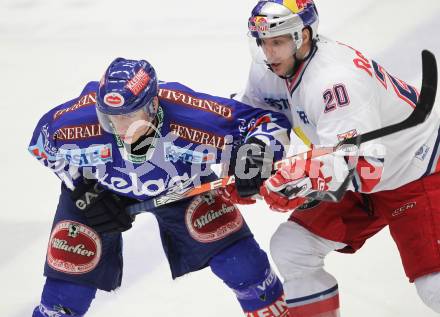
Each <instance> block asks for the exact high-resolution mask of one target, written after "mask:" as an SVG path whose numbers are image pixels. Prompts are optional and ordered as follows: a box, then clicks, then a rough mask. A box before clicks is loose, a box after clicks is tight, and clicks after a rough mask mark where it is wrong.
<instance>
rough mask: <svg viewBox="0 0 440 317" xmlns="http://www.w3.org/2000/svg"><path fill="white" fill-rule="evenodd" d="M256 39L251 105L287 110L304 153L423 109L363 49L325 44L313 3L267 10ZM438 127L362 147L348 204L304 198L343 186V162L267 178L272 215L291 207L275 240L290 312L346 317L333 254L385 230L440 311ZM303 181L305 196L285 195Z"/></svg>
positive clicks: (234, 194) (301, 165) (429, 124)
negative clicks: (329, 262) (330, 263)
mask: <svg viewBox="0 0 440 317" xmlns="http://www.w3.org/2000/svg"><path fill="white" fill-rule="evenodd" d="M249 34H250V36H251V38H252V40H253V42H255V44H256V45H255V48H254V56H253V64H252V67H251V70H250V76H249V80H248V83H247V87H246V90H245V92H244V94H243V96H242V97H241V99H242V101H244V102H246V103H248V104H253V105H255V106H259V107H262V108H270V109H274V110H276V111H280V112H283V113H285V114H286V115H287V116H288V117H289V119H290V120H291V123H292V125H293V127H294V130H295V132H296V134H297V135H298V136H299V137H300V138H301V139H302V140H303V142H304V144H306V145H307V146H317V145H327V146H328V145H335V144H337V143H338V141H340V140H342V139H344V138H347V137H352V136H355V135H358V134H362V133H365V132H369V131H372V130H374V129H378V128H382V127H385V126H388V125H390V124H394V123H397V122H400V121H403V120H404V119H405V118H407V117H408V115H409V114H410V113H411V112H412V111H413V109H414V107H415V106H416V102H417V100H418V95H419V93H418V91H417V89H415V88H414V87H412V86H410V85H408V84H406V83H405V82H404V81H402V80H400V79H398V78H396V77H394V76H392V75H391V74H389V73H388V72H387V71H386V70H385V68H383V67H382V66H381V65H380V64H379V63H377V62H376V61H374V60H371V59H369V58H367V57H366V56H365V55H363V54H362V53H361V52H359V51H357V50H356V49H354V48H352V47H350V46H348V45H345V44H343V43H339V42H335V41H332V40H330V39H327V38H324V37H321V36H318V13H317V10H316V7H315V5H314V3H313V1H311V0H284V1H283V0H268V1H260V2H258V4H257V5H256V6H255V7H254V9H253V11H252V14H251V17H250V18H249ZM439 125H440V120H439V118H438V116H437V115H436V114H435V113H433V114H431V115H430V117H428V119H427V120H426V121H425V122H424V123H423V124H421V125H418V126H416V127H414V128H411V129H408V130H404V131H402V132H400V133H397V134H393V135H391V136H387V137H383V138H382V139H377V140H374V141H370V142H367V143H366V144H363V145H362V146H361V148H360V156H359V159H358V163H357V165H356V174H355V177H354V179H353V181H352V184H351V185H350V187H349V191H347V192H346V194H345V196H344V198H343V199H342V200H341V201H340V202H339V203H333V202H320V201H309V200H307V198H306V196H307V195H309V194H310V193H312V192H316V191H322V190H328V189H331V190H333V189H335V188H336V187H338V186H339V185H340V181H339V180H340V179H341V177H340V176H341V175H339V174H338V173H340V174H342V176H344V175H345V173H346V170H347V164H346V163H345V160H344V159H343V157H336V156H333V157H332V156H331V155H329V156H326V157H322V158H315V159H309V160H307V161H301V160H297V161H295V163H293V164H292V165H290V166H284V167H283V168H282V169H281V170H279V171H278V172H277V173H276V174H275V175H273V176H272V177H271V178H269V179H268V180H266V181H265V183H264V185H263V186H262V187H261V191H260V193H261V195H262V196H263V197H264V199H265V201H266V202H267V203H268V205H269V206H270V207H271V209H273V210H276V211H282V212H288V211H293V213H292V215H291V217H290V218H289V221H287V222H286V223H283V224H281V225H280V226H279V228H278V230H277V231H276V232H275V234H274V235H273V237H272V239H271V254H272V257H273V259H274V261H275V263H276V264H277V266H278V269H279V271H280V273H281V275H282V276H283V278H284V290H285V293H286V299H287V303H288V306H289V312H290V314H291V315H292V316H297V317H306V316H307V317H312V316H314V317H317V316H319V317H324V316H325V317H330V316H331V317H334V316H339V295H338V286H337V281H336V279H335V278H334V277H333V276H332V275H331V274H329V273H328V272H326V271H325V270H324V261H323V260H324V257H325V256H326V255H327V254H328V253H329V252H330V251H333V250H337V251H340V252H348V253H353V252H355V251H356V250H358V249H359V248H360V247H361V246H362V245H363V244H364V242H365V241H366V239H368V238H369V237H371V236H373V235H374V234H375V233H377V232H378V231H380V230H381V229H382V228H384V227H385V226H387V225H388V226H389V229H390V232H391V235H392V237H393V239H394V241H395V243H396V245H397V247H398V249H399V252H400V256H401V259H402V263H403V267H404V269H405V273H406V275H407V277H408V278H409V280H410V282H414V283H415V286H416V288H417V292H418V294H419V296H420V298H421V299H422V300H423V302H424V303H425V304H426V305H427V306H429V307H430V308H431V309H433V310H434V311H436V312H440V274H439V273H438V272H440V247H439V244H438V241H439V240H440V204H439V202H440V198H439V197H440V195H439V194H440V192H439V188H440V174H439V171H440V163H439V160H438V158H439V151H438V145H439V141H440V135H439ZM299 184H301V186H303V187H302V188H301V191H299V192H298V191H297V194H291V193H292V192H295V191H292V190H289V191H286V189H292V188H295V187H299ZM227 191H228V193H229V195H230V196H231V200H235V201H238V202H240V200H241V198H242V197H244V196H248V195H250V194H252V193H250V192H249V190H248V191H247V192H244V191H243V190H241V189H240V188H239V187H238V186H237V188H236V189H234V188H231V187H229V188H228V189H227ZM246 199H247V202H249V198H246Z"/></svg>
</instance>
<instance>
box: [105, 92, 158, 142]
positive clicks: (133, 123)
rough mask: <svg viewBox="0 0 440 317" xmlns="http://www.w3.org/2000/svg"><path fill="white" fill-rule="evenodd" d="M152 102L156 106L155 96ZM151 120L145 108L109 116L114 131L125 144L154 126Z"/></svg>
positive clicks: (135, 139)
mask: <svg viewBox="0 0 440 317" xmlns="http://www.w3.org/2000/svg"><path fill="white" fill-rule="evenodd" d="M153 102H154V103H155V106H156V105H157V102H158V101H157V97H155V99H154V100H153ZM153 120H154V118H151V117H149V116H148V114H147V112H146V111H145V109H140V110H138V111H135V112H132V113H129V114H124V115H113V116H112V117H111V123H112V126H113V130H114V132H115V133H116V134H117V135H119V137H120V138H121V140H122V141H123V142H124V143H126V144H133V143H134V142H136V141H137V140H139V138H140V137H141V136H143V135H146V134H148V133H149V132H150V131H151V130H152V129H153V128H154V127H153V123H152V122H153Z"/></svg>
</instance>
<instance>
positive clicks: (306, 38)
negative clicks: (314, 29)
mask: <svg viewBox="0 0 440 317" xmlns="http://www.w3.org/2000/svg"><path fill="white" fill-rule="evenodd" d="M302 40H303V43H308V42H310V41H311V33H310V29H309V28H308V27H305V28H304V29H303V30H302Z"/></svg>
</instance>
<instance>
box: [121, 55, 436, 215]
mask: <svg viewBox="0 0 440 317" xmlns="http://www.w3.org/2000/svg"><path fill="white" fill-rule="evenodd" d="M422 71H423V79H422V88H421V89H420V95H419V100H418V102H417V105H416V107H415V109H414V110H413V112H412V113H411V115H410V116H409V117H408V118H406V119H405V120H403V121H402V122H399V123H396V124H393V125H390V126H387V127H383V128H379V129H376V130H373V131H370V132H367V133H364V134H360V135H358V136H354V137H351V138H347V139H345V140H343V141H341V142H339V143H338V144H337V145H336V146H332V147H322V148H314V149H311V150H310V151H307V152H304V153H300V154H297V155H294V156H291V157H288V158H286V159H283V160H280V161H278V162H275V163H274V169H275V170H278V169H279V168H280V167H281V166H283V165H285V164H291V163H293V162H294V161H295V160H298V159H304V160H307V159H311V158H317V157H320V156H323V155H327V154H331V153H334V152H335V151H337V150H338V149H340V148H341V147H342V146H343V145H356V146H359V145H360V144H362V143H365V142H368V141H371V140H374V139H378V138H382V137H385V136H388V135H390V134H393V133H396V132H398V131H402V130H405V129H408V128H411V127H414V126H416V125H418V124H420V123H423V122H424V121H425V120H426V118H427V117H428V116H429V114H430V113H431V111H432V109H433V106H434V101H435V95H436V91H437V63H436V59H435V56H434V55H433V54H432V53H431V52H429V51H427V50H424V51H422ZM233 183H234V176H226V177H223V178H221V179H218V180H215V181H212V182H208V183H204V184H202V185H200V186H198V187H194V188H189V189H180V190H179V189H176V190H173V191H172V192H173V193H172V194H171V195H170V192H167V193H165V194H162V195H159V196H158V197H154V198H152V199H149V200H146V201H143V202H140V203H137V204H134V205H131V206H129V207H127V211H128V212H129V213H131V214H133V215H135V214H137V213H140V212H144V211H148V210H151V209H153V208H156V207H159V206H163V205H166V204H169V203H172V202H176V201H179V200H182V199H187V198H190V197H193V196H196V195H199V194H202V193H205V192H208V191H210V190H213V189H216V188H220V187H224V186H226V185H229V184H233ZM348 184H349V182H348V181H344V186H341V187H340V188H339V189H338V190H337V191H335V192H329V194H330V196H331V197H336V198H331V200H333V201H335V200H337V198H340V196H341V194H343V192H345V190H346V188H347V187H348ZM343 187H345V188H343ZM321 196H322V197H324V196H325V195H322V194H321Z"/></svg>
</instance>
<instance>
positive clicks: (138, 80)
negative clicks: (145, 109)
mask: <svg viewBox="0 0 440 317" xmlns="http://www.w3.org/2000/svg"><path fill="white" fill-rule="evenodd" d="M149 82H150V76H148V74H147V73H146V72H145V71H144V70H143V69H140V70H139V71H138V72H137V73H136V75H134V77H133V78H132V79H131V80H129V81H128V82H127V85H125V87H127V88H128V89H129V90H130V91H131V92H132V93H133V95H135V96H137V95H139V93H140V92H141V91H142V90H143V89H144V88H145V87H147V85H148V83H149Z"/></svg>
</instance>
